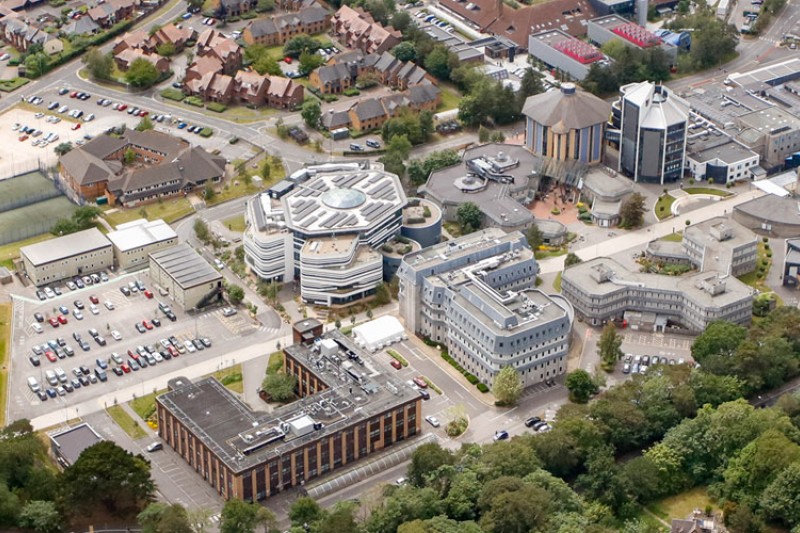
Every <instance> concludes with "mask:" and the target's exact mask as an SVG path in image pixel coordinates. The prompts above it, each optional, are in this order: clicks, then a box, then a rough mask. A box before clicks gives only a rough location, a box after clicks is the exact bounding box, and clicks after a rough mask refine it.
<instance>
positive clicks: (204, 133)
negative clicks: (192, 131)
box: [200, 128, 214, 139]
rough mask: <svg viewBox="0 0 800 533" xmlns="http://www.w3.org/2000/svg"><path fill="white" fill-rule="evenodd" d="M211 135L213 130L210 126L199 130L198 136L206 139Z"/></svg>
mask: <svg viewBox="0 0 800 533" xmlns="http://www.w3.org/2000/svg"><path fill="white" fill-rule="evenodd" d="M212 135H214V130H212V129H211V128H203V130H202V131H201V132H200V137H205V138H206V139H208V138H209V137H211V136H212Z"/></svg>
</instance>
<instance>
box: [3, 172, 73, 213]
mask: <svg viewBox="0 0 800 533" xmlns="http://www.w3.org/2000/svg"><path fill="white" fill-rule="evenodd" d="M60 195H61V193H60V192H58V189H56V188H55V186H54V185H53V182H52V181H50V180H49V179H47V178H45V177H44V176H43V175H42V173H41V172H29V173H27V174H22V175H19V176H15V177H14V178H11V179H7V180H2V181H0V212H3V211H7V210H9V209H14V206H15V205H19V204H20V203H21V202H24V203H25V204H26V205H30V204H33V203H34V202H40V201H42V200H48V199H50V198H55V197H57V196H60Z"/></svg>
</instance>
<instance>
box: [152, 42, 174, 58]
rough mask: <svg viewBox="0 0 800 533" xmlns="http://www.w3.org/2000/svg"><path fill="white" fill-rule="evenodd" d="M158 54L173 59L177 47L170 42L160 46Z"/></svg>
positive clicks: (157, 50) (157, 49)
mask: <svg viewBox="0 0 800 533" xmlns="http://www.w3.org/2000/svg"><path fill="white" fill-rule="evenodd" d="M156 52H158V55H160V56H162V57H172V56H174V55H175V45H174V44H172V43H170V42H166V43H162V44H159V45H158V46H157V47H156Z"/></svg>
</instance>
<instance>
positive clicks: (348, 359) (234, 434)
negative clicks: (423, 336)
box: [156, 328, 422, 501]
mask: <svg viewBox="0 0 800 533" xmlns="http://www.w3.org/2000/svg"><path fill="white" fill-rule="evenodd" d="M306 329H307V328H306ZM298 336H300V335H298V334H297V332H295V338H297V337H298ZM265 357H266V355H265ZM283 357H284V367H285V368H286V372H287V373H289V374H291V375H293V376H295V377H296V378H297V384H298V387H297V393H298V395H299V397H300V399H299V400H297V401H295V402H293V403H290V404H288V405H284V406H282V407H277V408H275V409H273V410H272V411H271V412H269V413H266V412H264V411H253V410H252V409H251V408H250V407H248V406H247V405H245V404H244V403H242V402H241V401H240V400H239V399H238V398H237V397H236V395H234V394H233V393H232V392H231V391H229V390H228V389H227V388H225V387H224V386H223V385H221V384H220V383H219V382H218V381H217V380H216V379H214V378H206V379H203V380H201V381H198V382H196V383H188V382H185V381H184V382H182V383H181V384H180V385H174V384H173V385H174V387H171V390H170V391H169V392H167V393H166V394H163V395H161V396H159V397H158V398H156V410H157V415H158V433H159V436H160V437H161V438H162V439H163V440H164V442H165V443H166V444H168V445H169V446H171V447H172V448H174V449H175V451H176V452H177V453H178V454H179V455H180V456H181V457H183V458H184V459H185V460H186V461H187V462H188V463H189V464H190V465H191V466H192V467H193V468H194V469H195V470H196V471H197V473H198V475H199V476H200V478H202V479H205V480H206V482H207V483H209V484H210V485H211V486H212V487H213V488H214V489H215V490H216V491H217V492H218V493H219V494H220V495H221V496H222V497H223V498H225V499H241V500H246V501H260V500H264V499H267V498H269V497H271V496H274V495H276V494H278V493H280V492H282V491H284V490H287V489H290V488H292V487H299V486H302V485H304V484H305V483H306V482H308V481H310V480H313V479H315V478H317V477H320V476H322V475H325V474H327V473H330V472H334V471H338V470H340V469H344V468H349V467H350V466H351V465H353V464H356V463H357V462H358V460H359V459H363V458H366V457H369V456H370V455H371V454H373V453H375V452H379V451H381V450H384V449H386V448H388V447H390V446H393V445H396V444H398V443H401V442H404V441H406V440H408V439H411V438H412V437H414V436H415V435H417V434H419V433H420V432H421V429H422V428H421V423H422V397H421V396H420V395H419V394H418V393H417V392H416V391H415V390H413V389H411V388H410V387H409V386H407V385H406V384H404V383H403V382H401V381H400V380H399V379H398V378H396V377H395V371H394V369H391V368H390V367H389V365H388V364H386V362H388V359H386V358H384V359H383V360H381V359H379V358H378V357H372V356H371V355H369V354H367V353H365V352H363V351H361V350H360V349H359V348H358V347H357V346H355V344H353V342H352V341H351V340H350V339H349V338H347V337H345V336H344V335H342V334H341V333H340V332H339V331H338V330H333V331H330V332H328V333H325V334H323V335H322V336H321V337H315V338H311V339H309V340H308V341H307V342H304V343H298V344H294V345H292V346H287V347H286V348H284V350H283ZM409 453H410V452H409Z"/></svg>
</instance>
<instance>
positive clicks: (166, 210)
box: [103, 198, 194, 227]
mask: <svg viewBox="0 0 800 533" xmlns="http://www.w3.org/2000/svg"><path fill="white" fill-rule="evenodd" d="M193 212H194V208H192V204H191V203H189V200H187V199H186V198H178V199H173V200H165V201H163V202H159V203H155V204H149V205H145V206H142V207H140V208H136V207H134V208H130V209H125V208H117V209H116V211H114V212H113V213H109V212H108V211H106V212H105V213H103V216H104V217H105V219H106V220H107V221H108V223H109V224H111V225H112V226H114V227H116V226H117V225H119V224H124V223H125V222H130V221H131V220H136V219H137V218H146V219H148V220H153V219H156V218H161V219H164V222H167V223H170V222H174V221H176V220H178V219H179V218H181V217H184V216H186V215H190V214H191V213H193Z"/></svg>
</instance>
